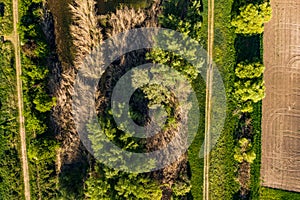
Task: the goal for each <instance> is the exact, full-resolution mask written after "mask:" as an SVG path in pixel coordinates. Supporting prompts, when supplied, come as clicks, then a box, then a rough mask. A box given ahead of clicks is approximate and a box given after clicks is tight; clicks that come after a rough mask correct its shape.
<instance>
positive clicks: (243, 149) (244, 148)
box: [234, 138, 256, 164]
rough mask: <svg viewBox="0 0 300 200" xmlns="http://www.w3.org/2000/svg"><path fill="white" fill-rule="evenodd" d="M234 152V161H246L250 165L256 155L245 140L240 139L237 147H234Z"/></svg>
mask: <svg viewBox="0 0 300 200" xmlns="http://www.w3.org/2000/svg"><path fill="white" fill-rule="evenodd" d="M234 150H235V154H234V159H235V160H236V161H238V162H239V163H242V162H243V161H246V162H248V163H250V164H251V163H253V161H254V160H255V158H256V154H255V153H254V151H253V150H252V145H251V143H250V141H249V140H248V139H247V138H242V139H240V140H239V146H237V147H235V149H234Z"/></svg>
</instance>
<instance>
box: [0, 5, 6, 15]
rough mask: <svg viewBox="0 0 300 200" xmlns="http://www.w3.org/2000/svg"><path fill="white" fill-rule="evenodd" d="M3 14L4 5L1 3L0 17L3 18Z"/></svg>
mask: <svg viewBox="0 0 300 200" xmlns="http://www.w3.org/2000/svg"><path fill="white" fill-rule="evenodd" d="M4 13H5V4H4V3H3V2H1V3H0V17H4Z"/></svg>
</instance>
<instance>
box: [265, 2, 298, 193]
mask: <svg viewBox="0 0 300 200" xmlns="http://www.w3.org/2000/svg"><path fill="white" fill-rule="evenodd" d="M271 3H272V6H273V16H274V17H273V19H272V20H271V21H270V23H268V24H267V25H266V28H265V35H264V49H265V53H264V60H265V64H266V72H265V76H264V79H265V81H266V88H267V90H266V98H265V99H264V101H263V108H262V109H263V110H262V113H263V120H262V169H261V176H262V185H263V186H267V187H272V188H278V189H283V190H290V191H298V192H300V170H299V165H300V156H299V152H300V132H299V130H300V96H299V92H300V88H299V83H300V82H299V81H300V38H299V34H300V13H299V9H300V4H299V1H297V0H294V1H292V0H289V1H283V0H273V1H272V2H271Z"/></svg>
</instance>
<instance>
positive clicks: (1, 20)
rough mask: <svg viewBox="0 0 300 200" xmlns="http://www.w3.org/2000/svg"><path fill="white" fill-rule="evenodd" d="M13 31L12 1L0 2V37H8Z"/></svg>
mask: <svg viewBox="0 0 300 200" xmlns="http://www.w3.org/2000/svg"><path fill="white" fill-rule="evenodd" d="M12 31H13V18H12V1H11V0H5V1H1V2H0V35H8V34H10V33H12Z"/></svg>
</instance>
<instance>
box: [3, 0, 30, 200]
mask: <svg viewBox="0 0 300 200" xmlns="http://www.w3.org/2000/svg"><path fill="white" fill-rule="evenodd" d="M18 7H19V5H18V0H13V27H14V29H13V34H12V35H11V36H8V37H6V38H7V39H10V40H11V42H12V43H13V45H14V49H15V60H16V76H17V77H16V78H17V93H18V111H19V123H20V139H21V157H22V169H23V179H24V180H23V181H24V196H25V199H26V200H30V185H29V170H28V162H27V150H26V134H25V121H24V116H23V94H22V80H21V73H22V69H21V55H20V39H19V34H18V29H17V27H18V26H17V24H18V22H19V15H18Z"/></svg>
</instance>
